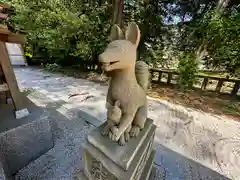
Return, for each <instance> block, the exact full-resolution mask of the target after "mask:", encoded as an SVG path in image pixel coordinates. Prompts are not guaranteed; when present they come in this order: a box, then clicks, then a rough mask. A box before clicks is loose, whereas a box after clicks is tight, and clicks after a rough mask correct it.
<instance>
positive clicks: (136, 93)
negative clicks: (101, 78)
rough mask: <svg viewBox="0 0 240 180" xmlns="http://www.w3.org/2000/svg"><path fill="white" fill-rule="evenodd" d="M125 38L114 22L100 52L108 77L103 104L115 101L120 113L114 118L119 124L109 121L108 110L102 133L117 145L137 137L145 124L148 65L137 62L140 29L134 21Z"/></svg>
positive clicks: (110, 104)
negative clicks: (106, 41)
mask: <svg viewBox="0 0 240 180" xmlns="http://www.w3.org/2000/svg"><path fill="white" fill-rule="evenodd" d="M125 37H126V38H125V39H124V38H123V32H122V31H121V29H120V27H118V26H117V25H114V26H113V27H112V30H111V35H110V39H111V41H112V42H111V43H110V44H109V45H108V46H107V47H106V49H105V50H104V52H103V53H102V54H100V55H99V61H100V63H101V64H102V69H103V70H104V71H106V72H107V74H108V75H109V76H110V77H111V78H110V83H109V88H108V93H107V103H106V104H109V107H111V106H114V103H115V102H116V101H118V104H120V107H119V108H120V109H121V112H122V113H121V117H120V119H118V118H117V121H118V120H119V122H118V123H116V121H115V122H113V123H112V122H111V119H112V118H111V117H110V116H109V113H108V124H107V125H105V126H106V128H104V130H103V134H104V135H109V138H110V139H111V140H113V141H118V142H119V144H120V145H125V144H126V142H128V140H129V137H130V136H131V137H136V136H138V134H139V132H140V130H141V129H143V128H144V126H145V122H146V120H147V98H146V91H147V87H148V79H149V72H148V65H147V64H146V63H145V62H143V61H138V62H137V63H136V59H137V47H138V44H139V41H140V30H139V28H138V25H137V24H136V23H134V22H133V23H130V24H129V26H128V28H127V30H126V35H125ZM108 112H109V111H108ZM109 127H110V128H109ZM109 129H110V130H109ZM129 135H130V136H129Z"/></svg>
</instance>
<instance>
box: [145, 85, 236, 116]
mask: <svg viewBox="0 0 240 180" xmlns="http://www.w3.org/2000/svg"><path fill="white" fill-rule="evenodd" d="M148 95H149V96H151V97H155V98H159V99H164V100H167V101H169V102H172V103H175V104H180V105H184V106H187V107H190V108H195V109H199V110H202V111H204V112H210V113H215V114H218V115H225V116H228V117H230V118H233V119H235V120H240V97H231V96H230V95H222V94H217V93H213V92H206V91H205V92H204V91H200V90H199V91H190V90H189V91H185V92H183V91H180V90H179V89H177V88H174V87H173V86H168V85H164V84H161V85H158V84H152V89H150V90H149V92H148Z"/></svg>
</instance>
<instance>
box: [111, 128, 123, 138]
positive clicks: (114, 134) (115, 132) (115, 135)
mask: <svg viewBox="0 0 240 180" xmlns="http://www.w3.org/2000/svg"><path fill="white" fill-rule="evenodd" d="M120 136H121V134H119V131H118V128H117V127H116V126H112V127H111V131H110V132H109V138H110V139H111V140H112V141H118V140H119V139H120Z"/></svg>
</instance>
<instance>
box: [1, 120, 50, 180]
mask: <svg viewBox="0 0 240 180" xmlns="http://www.w3.org/2000/svg"><path fill="white" fill-rule="evenodd" d="M53 146H54V142H53V136H52V131H51V124H50V120H48V119H47V120H39V121H34V122H31V123H28V124H25V125H22V126H19V127H16V128H14V129H11V130H9V131H6V132H4V133H1V134H0V147H1V148H0V164H1V165H2V171H4V174H5V175H6V176H7V177H11V176H13V175H14V174H16V173H17V172H18V171H19V170H20V169H22V168H23V167H24V166H26V165H28V164H29V163H30V162H31V161H33V160H35V159H37V158H38V157H40V156H41V155H43V154H44V153H46V152H47V151H48V150H50V149H51V148H52V147H53ZM1 165H0V168H1ZM0 173H1V169H0ZM0 177H1V176H0ZM0 179H1V178H0Z"/></svg>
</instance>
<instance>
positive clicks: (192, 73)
mask: <svg viewBox="0 0 240 180" xmlns="http://www.w3.org/2000/svg"><path fill="white" fill-rule="evenodd" d="M178 72H179V74H180V75H179V86H180V88H183V89H186V88H188V89H191V88H192V87H193V85H194V83H195V82H196V74H197V72H198V64H197V60H196V56H195V54H194V53H186V54H183V55H182V56H180V59H179V63H178Z"/></svg>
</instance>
